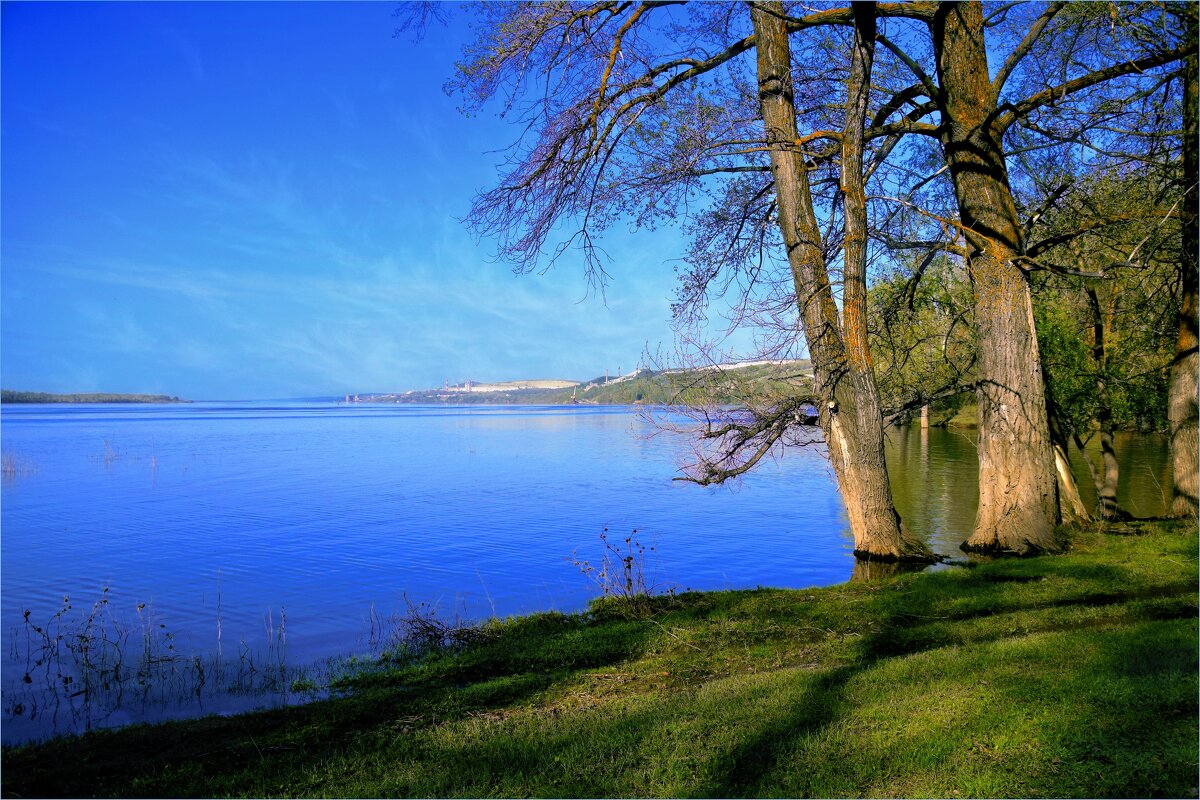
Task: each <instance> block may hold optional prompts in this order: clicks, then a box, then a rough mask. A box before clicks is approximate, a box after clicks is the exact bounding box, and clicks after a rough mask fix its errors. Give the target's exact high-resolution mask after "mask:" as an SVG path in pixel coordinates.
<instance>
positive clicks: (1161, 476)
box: [886, 425, 1171, 556]
mask: <svg viewBox="0 0 1200 800" xmlns="http://www.w3.org/2000/svg"><path fill="white" fill-rule="evenodd" d="M977 439H978V434H977V432H976V431H975V430H973V429H962V428H958V429H956V428H921V427H920V426H918V425H908V426H904V427H901V428H892V429H889V431H888V434H887V439H886V445H887V464H888V472H889V474H890V476H891V481H892V495H893V497H894V498H895V501H896V509H897V510H898V511H899V512H900V516H901V517H902V518H903V519H904V522H905V524H907V525H908V527H909V529H910V530H912V531H913V532H914V533H915V534H916V535H917V536H919V537H921V538H922V539H924V540H925V542H926V543H927V544H928V545H929V546H930V547H931V548H932V549H933V550H934V552H937V553H941V554H943V555H948V556H957V555H961V553H960V551H959V545H960V544H961V543H962V542H964V541H966V539H967V537H968V536H969V535H970V533H971V529H972V527H973V526H974V524H975V512H976V510H977V508H978V506H979V461H978V453H977V451H976V446H975V443H976V441H977ZM1114 439H1115V442H1114V443H1115V447H1116V451H1117V461H1118V463H1119V464H1120V470H1121V481H1120V485H1119V487H1118V490H1117V499H1118V501H1119V502H1120V503H1121V506H1122V507H1123V508H1124V509H1125V510H1127V511H1129V512H1130V513H1131V514H1133V515H1134V516H1138V517H1152V516H1158V515H1161V514H1163V513H1165V512H1166V508H1167V502H1168V500H1169V498H1170V496H1171V464H1170V458H1169V453H1168V448H1167V440H1166V437H1164V436H1158V435H1153V434H1140V433H1132V432H1121V433H1118V434H1117V435H1116V436H1115V437H1114ZM1085 458H1087V459H1091V460H1092V461H1093V464H1094V465H1095V467H1096V468H1097V469H1099V465H1100V442H1099V440H1098V438H1093V440H1092V441H1090V442H1088V443H1087V448H1086V450H1085V452H1084V453H1080V452H1079V450H1078V449H1077V448H1074V447H1072V448H1071V467H1072V471H1073V472H1074V474H1075V480H1076V482H1077V483H1078V484H1079V490H1080V495H1081V496H1082V497H1083V501H1084V503H1085V504H1086V505H1087V506H1088V508H1089V509H1092V510H1095V509H1096V508H1097V503H1098V500H1097V497H1096V488H1095V485H1094V483H1093V482H1092V477H1091V474H1090V472H1089V470H1088V466H1087V461H1085V460H1084V459H1085Z"/></svg>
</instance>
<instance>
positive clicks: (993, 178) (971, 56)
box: [931, 2, 1058, 554]
mask: <svg viewBox="0 0 1200 800" xmlns="http://www.w3.org/2000/svg"><path fill="white" fill-rule="evenodd" d="M931 27H932V30H933V42H934V52H935V55H936V58H937V72H938V79H939V82H940V84H941V94H942V97H941V103H940V105H941V112H942V133H941V139H942V147H943V148H944V150H945V154H946V159H947V162H948V164H949V166H950V176H951V180H952V181H953V183H954V193H955V197H956V198H957V200H958V208H959V218H960V220H961V222H962V224H963V226H964V234H965V235H966V238H967V241H968V242H969V244H970V245H971V247H972V248H973V251H974V252H973V253H972V255H971V257H970V259H969V260H968V268H969V270H970V275H971V279H972V282H973V284H974V289H975V328H976V333H977V337H976V338H977V340H978V342H979V345H978V353H979V372H980V382H979V389H978V391H977V399H978V402H979V512H978V514H977V516H976V518H975V529H974V531H973V532H972V534H971V537H970V538H969V539H968V540H967V541H966V543H964V544H963V549H966V550H974V551H982V552H996V553H1013V554H1027V553H1035V552H1039V551H1042V550H1050V549H1054V546H1055V540H1054V526H1055V524H1056V523H1057V522H1058V496H1057V492H1056V488H1057V487H1056V485H1055V464H1054V451H1053V448H1052V447H1051V442H1050V432H1049V427H1048V424H1047V419H1046V393H1045V386H1044V384H1043V381H1042V368H1041V359H1040V356H1039V354H1038V345H1037V336H1036V335H1035V332H1034V324H1033V307H1032V303H1031V299H1030V292H1029V282H1028V280H1027V279H1026V277H1025V274H1024V273H1023V272H1022V271H1021V269H1020V266H1019V261H1018V259H1019V258H1020V256H1021V254H1022V252H1023V243H1022V241H1021V226H1020V223H1019V221H1018V218H1017V210H1016V204H1015V203H1014V202H1013V196H1012V190H1011V188H1010V187H1009V182H1008V170H1007V167H1006V166H1005V162H1004V150H1003V144H1002V141H1001V136H1002V131H1000V130H999V129H998V127H997V125H996V122H995V116H996V115H995V111H996V97H995V94H994V92H993V90H992V85H991V81H990V79H989V76H988V66H987V50H986V45H985V42H984V28H983V9H982V7H981V5H980V4H979V3H978V2H964V3H941V4H940V5H939V7H938V9H937V12H936V13H935V15H934V19H933V23H932V26H931Z"/></svg>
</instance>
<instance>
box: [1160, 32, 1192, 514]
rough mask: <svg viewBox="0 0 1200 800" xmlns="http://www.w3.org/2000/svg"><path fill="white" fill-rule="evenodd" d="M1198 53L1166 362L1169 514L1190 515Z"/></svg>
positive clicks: (1187, 89)
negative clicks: (1174, 321)
mask: <svg viewBox="0 0 1200 800" xmlns="http://www.w3.org/2000/svg"><path fill="white" fill-rule="evenodd" d="M1196 29H1197V24H1196V9H1195V8H1192V9H1189V14H1188V34H1189V36H1190V38H1192V39H1193V40H1195V38H1196V34H1197V30H1196ZM1197 66H1198V64H1197V56H1195V55H1192V56H1189V57H1188V59H1187V61H1186V62H1185V63H1184V81H1183V84H1184V86H1183V179H1184V182H1185V186H1184V188H1185V190H1186V191H1187V194H1185V195H1184V197H1183V259H1182V261H1183V264H1182V275H1181V276H1180V277H1181V287H1182V296H1181V298H1180V301H1181V302H1180V306H1179V340H1178V344H1177V345H1176V348H1175V360H1174V361H1173V362H1172V364H1171V386H1170V389H1169V392H1170V394H1169V400H1168V403H1169V405H1168V407H1167V419H1168V421H1169V422H1170V425H1171V465H1172V471H1173V473H1174V475H1173V477H1174V488H1173V489H1172V490H1171V508H1170V511H1169V513H1170V515H1171V516H1173V517H1195V516H1196V513H1197V503H1196V495H1197V488H1198V487H1197V483H1198V482H1200V477H1198V476H1200V460H1198V458H1197V456H1198V454H1197V448H1198V447H1200V443H1198V441H1197V437H1198V436H1200V427H1198V425H1197V406H1196V403H1197V397H1196V394H1197V367H1198V364H1197V350H1196V348H1197V343H1198V341H1200V339H1198V333H1200V331H1198V326H1197V319H1196V290H1197V287H1196V283H1197V280H1198V279H1200V276H1198V275H1197V263H1196V262H1197V257H1198V256H1197V250H1198V249H1200V231H1198V230H1197V226H1198V225H1200V194H1198V193H1200V186H1197V185H1196V176H1197V172H1198V171H1200V165H1198V164H1197V161H1198V159H1197V146H1198V144H1200V143H1198V142H1197V141H1196V134H1197V119H1196V116H1197V113H1198V109H1197V86H1196V78H1197Z"/></svg>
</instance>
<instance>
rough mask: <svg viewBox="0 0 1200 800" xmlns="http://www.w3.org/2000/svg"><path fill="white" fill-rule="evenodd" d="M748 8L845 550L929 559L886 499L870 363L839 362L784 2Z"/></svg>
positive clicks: (842, 348)
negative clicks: (842, 505) (841, 508)
mask: <svg viewBox="0 0 1200 800" xmlns="http://www.w3.org/2000/svg"><path fill="white" fill-rule="evenodd" d="M750 14H751V20H752V22H753V24H754V32H755V35H756V48H757V54H756V55H757V66H758V91H759V101H760V105H761V109H762V115H763V122H764V125H765V128H766V134H767V140H768V142H769V143H770V145H771V172H772V175H773V176H774V178H775V192H776V199H777V202H778V209H779V212H778V214H779V229H780V233H781V234H782V236H783V241H784V245H785V246H786V248H787V255H788V262H789V264H790V265H791V269H792V279H793V281H794V283H795V289H796V298H797V303H798V305H799V310H800V319H801V324H802V325H803V326H804V335H805V338H806V340H807V342H808V349H809V356H810V358H811V359H812V364H813V374H814V381H815V383H816V389H817V393H818V395H819V396H820V398H821V406H822V407H821V408H820V421H821V427H822V429H823V430H824V432H825V437H826V441H827V442H828V444H829V457H830V460H831V461H832V463H833V469H834V473H835V474H836V475H837V479H838V484H839V486H840V488H841V491H842V497H843V499H844V500H845V502H846V507H847V509H848V511H849V516H850V528H851V531H852V532H853V534H854V551H855V554H856V555H858V556H859V557H860V558H872V559H880V560H907V559H918V560H930V556H929V553H928V551H927V550H926V549H925V547H924V546H923V545H921V543H920V542H918V541H916V540H915V539H914V538H913V537H912V536H911V535H909V534H908V532H907V531H906V530H905V529H904V527H903V525H902V524H901V522H900V515H899V514H897V513H896V508H895V506H894V505H893V503H892V490H891V485H890V484H889V483H888V477H887V468H886V466H885V464H884V460H883V428H882V419H881V416H880V412H879V400H878V395H877V393H876V390H875V383H874V377H873V376H872V375H871V373H870V371H869V370H866V371H865V372H864V371H862V370H851V369H850V366H849V364H848V363H847V355H846V344H845V342H844V340H843V338H842V333H841V328H840V325H839V322H838V314H837V306H836V305H835V304H834V301H833V292H832V291H831V289H830V286H829V277H828V272H827V270H826V265H825V259H824V254H823V252H822V248H821V233H820V228H819V226H818V224H817V218H816V214H815V213H814V211H813V202H812V193H811V188H810V186H809V183H808V172H807V170H806V169H805V164H804V157H803V155H802V154H801V153H799V152H798V151H797V149H796V148H795V142H796V140H797V139H798V138H799V136H798V133H797V129H796V109H795V105H794V95H793V84H792V74H791V49H790V44H789V42H788V34H787V29H786V25H785V22H784V16H785V15H784V12H783V6H782V4H780V3H771V4H758V5H755V6H753V7H752V8H751V11H750Z"/></svg>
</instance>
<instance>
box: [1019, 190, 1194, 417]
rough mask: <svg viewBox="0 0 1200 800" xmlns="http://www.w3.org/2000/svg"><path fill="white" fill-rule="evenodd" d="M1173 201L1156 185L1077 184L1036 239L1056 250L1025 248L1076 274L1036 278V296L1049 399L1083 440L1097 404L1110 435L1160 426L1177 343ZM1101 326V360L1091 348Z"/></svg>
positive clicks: (1044, 274)
mask: <svg viewBox="0 0 1200 800" xmlns="http://www.w3.org/2000/svg"><path fill="white" fill-rule="evenodd" d="M1176 199H1177V195H1176V194H1175V193H1174V192H1173V191H1172V190H1170V189H1164V187H1163V186H1162V185H1161V184H1160V183H1159V182H1158V181H1156V180H1155V179H1153V177H1152V176H1151V177H1147V176H1145V175H1141V174H1130V175H1120V174H1117V175H1106V176H1102V177H1093V178H1090V179H1088V180H1083V181H1080V183H1079V185H1078V186H1077V187H1076V188H1075V190H1074V191H1073V192H1071V193H1070V194H1068V195H1067V196H1066V197H1065V198H1064V199H1063V200H1061V201H1060V204H1061V208H1057V209H1056V210H1055V212H1054V213H1051V214H1049V215H1048V221H1047V222H1046V223H1045V225H1044V228H1039V230H1038V232H1037V235H1038V237H1039V238H1040V239H1041V240H1042V241H1048V242H1055V241H1058V240H1060V239H1061V240H1062V241H1061V242H1060V243H1059V244H1056V245H1055V246H1052V247H1046V248H1044V249H1042V248H1041V247H1040V245H1039V244H1038V243H1036V242H1035V243H1033V244H1032V245H1031V248H1032V249H1033V250H1035V251H1038V252H1039V255H1038V258H1039V259H1041V260H1042V261H1044V262H1046V263H1049V264H1057V265H1059V266H1060V267H1062V266H1063V265H1065V266H1066V268H1070V269H1073V270H1075V271H1076V272H1078V273H1081V275H1063V274H1054V273H1053V272H1042V273H1037V274H1036V276H1035V280H1034V282H1033V288H1034V317H1035V320H1036V324H1037V334H1038V346H1039V348H1040V350H1041V353H1042V360H1043V367H1044V368H1045V370H1046V374H1047V386H1048V389H1049V392H1050V395H1051V397H1052V398H1053V400H1054V401H1055V403H1057V405H1058V407H1059V409H1060V412H1061V413H1062V415H1063V416H1064V418H1065V420H1066V421H1067V423H1068V425H1069V426H1070V427H1071V428H1073V430H1074V431H1076V432H1080V433H1082V434H1083V435H1084V436H1086V435H1087V432H1088V431H1089V430H1090V429H1091V428H1092V426H1093V424H1094V421H1095V420H1096V419H1097V417H1098V416H1100V415H1101V414H1102V413H1104V412H1103V410H1102V408H1101V406H1102V404H1106V405H1107V408H1108V412H1110V413H1111V419H1112V425H1113V426H1114V427H1115V428H1123V429H1138V430H1144V431H1149V430H1159V431H1161V430H1164V429H1165V427H1166V421H1167V414H1166V409H1167V383H1168V368H1169V366H1170V363H1171V359H1172V358H1173V356H1174V354H1175V338H1176V336H1177V334H1178V324H1177V322H1176V319H1177V318H1176V310H1177V304H1178V297H1177V296H1176V293H1175V292H1174V284H1175V281H1176V280H1177V277H1176V276H1177V274H1178V258H1179V248H1178V242H1179V229H1178V221H1177V220H1176V219H1175V217H1174V216H1173V207H1174V203H1175V201H1176ZM1079 231H1083V233H1079ZM1084 276H1095V277H1084ZM1098 326H1099V328H1100V329H1101V330H1102V333H1101V337H1102V340H1103V343H1104V353H1103V355H1102V356H1101V355H1100V354H1099V353H1097V352H1096V351H1095V349H1094V346H1095V344H1096V342H1097V327H1098ZM1101 388H1102V389H1103V393H1101V391H1100V390H1101Z"/></svg>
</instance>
